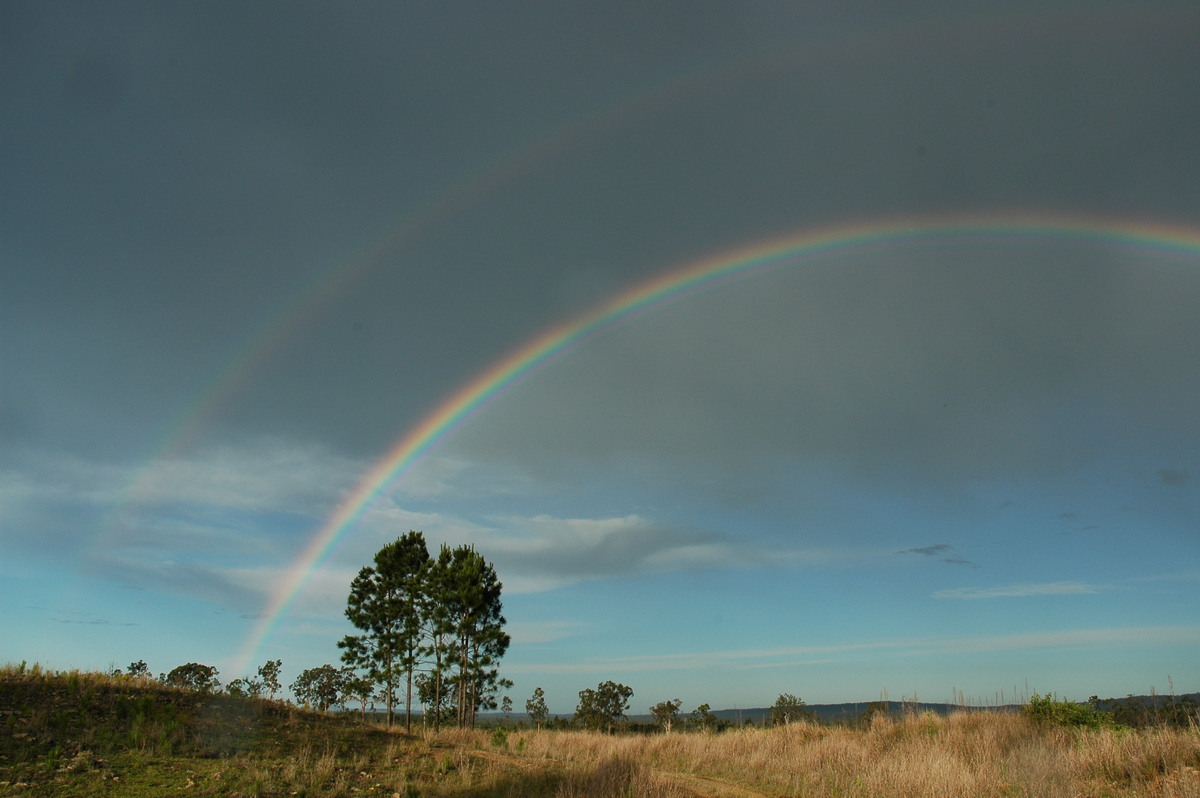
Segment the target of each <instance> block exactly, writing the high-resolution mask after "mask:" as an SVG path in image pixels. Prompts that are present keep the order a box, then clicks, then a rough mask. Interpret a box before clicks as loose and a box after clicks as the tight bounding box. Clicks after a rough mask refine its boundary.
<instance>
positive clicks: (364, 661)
mask: <svg viewBox="0 0 1200 798" xmlns="http://www.w3.org/2000/svg"><path fill="white" fill-rule="evenodd" d="M428 567H429V550H428V549H427V548H426V546H425V536H424V535H423V534H421V533H420V532H409V533H408V534H407V535H405V536H404V537H402V538H399V539H397V540H396V541H395V542H394V543H389V544H388V545H387V546H384V547H383V548H382V549H380V550H379V551H378V552H376V554H375V567H373V568H372V567H370V566H368V567H364V568H363V569H362V570H360V571H359V572H358V576H356V577H355V578H354V581H353V582H351V584H350V596H349V598H348V599H347V606H346V617H347V618H348V619H349V620H350V622H351V623H352V624H354V626H355V627H357V628H358V629H361V630H363V632H364V634H361V635H347V636H346V637H345V638H343V639H342V641H341V642H339V643H338V647H340V648H341V649H343V652H342V661H343V662H345V663H346V664H348V665H350V666H352V667H356V668H362V669H363V670H364V671H366V674H367V677H368V678H370V679H371V680H372V681H374V682H376V683H378V684H382V685H383V697H384V701H385V703H386V706H387V725H388V726H389V727H390V726H391V725H392V722H393V719H394V717H395V701H396V687H397V681H398V679H399V677H400V676H401V675H404V676H405V678H406V682H405V687H406V690H405V713H404V717H405V726H406V728H409V729H411V727H412V695H413V672H414V670H415V669H416V667H417V665H418V664H419V655H420V651H421V645H420V644H421V616H422V610H423V604H424V598H425V596H426V589H425V583H426V577H427V570H428Z"/></svg>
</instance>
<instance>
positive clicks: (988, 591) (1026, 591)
mask: <svg viewBox="0 0 1200 798" xmlns="http://www.w3.org/2000/svg"><path fill="white" fill-rule="evenodd" d="M1099 591H1100V588H1098V587H1096V586H1094V585H1089V584H1085V583H1083V582H1046V583H1042V584H1021V585H1005V586H1003V587H956V588H953V589H950V590H939V591H937V592H935V593H933V598H936V599H987V598H1022V597H1026V596H1078V595H1085V594H1089V593H1098V592H1099Z"/></svg>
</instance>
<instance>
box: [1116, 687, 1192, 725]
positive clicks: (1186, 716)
mask: <svg viewBox="0 0 1200 798" xmlns="http://www.w3.org/2000/svg"><path fill="white" fill-rule="evenodd" d="M1198 698H1200V695H1197V694H1192V695H1183V696H1162V695H1151V696H1126V697H1125V698H1108V699H1105V700H1103V701H1098V702H1096V703H1097V706H1100V707H1101V708H1103V709H1105V710H1107V711H1109V712H1111V713H1112V715H1113V720H1114V721H1116V722H1117V723H1118V724H1121V725H1123V726H1134V727H1139V728H1141V727H1147V726H1175V727H1180V728H1200V700H1197V699H1198ZM1093 700H1094V698H1093Z"/></svg>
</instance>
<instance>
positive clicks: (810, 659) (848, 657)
mask: <svg viewBox="0 0 1200 798" xmlns="http://www.w3.org/2000/svg"><path fill="white" fill-rule="evenodd" d="M1195 644H1200V626H1138V627H1116V628H1106V629H1063V630H1055V631H1048V632H1036V633H1030V634H1015V635H988V636H980V637H946V638H933V637H909V638H893V639H889V640H878V641H872V642H870V643H852V642H846V643H832V644H828V645H814V646H789V647H780V648H770V649H734V650H725V651H691V652H679V653H671V654H657V655H653V654H652V655H645V656H635V657H611V658H603V659H586V660H579V661H575V662H569V663H559V662H555V663H522V664H516V665H511V666H506V667H505V670H506V672H511V673H514V674H516V673H568V674H569V673H590V672H593V671H598V670H599V671H610V672H614V673H641V672H650V671H669V670H697V669H705V670H711V669H714V668H724V669H729V668H738V669H761V668H773V667H782V666H797V665H815V664H825V663H836V662H848V661H854V660H856V659H858V655H860V654H863V653H874V654H876V655H878V654H880V653H885V652H890V653H891V654H892V655H894V656H897V657H920V656H937V655H946V654H968V655H969V654H986V653H993V652H997V651H1020V650H1026V649H1038V648H1064V647H1080V646H1146V647H1152V646H1161V645H1171V646H1174V645H1195Z"/></svg>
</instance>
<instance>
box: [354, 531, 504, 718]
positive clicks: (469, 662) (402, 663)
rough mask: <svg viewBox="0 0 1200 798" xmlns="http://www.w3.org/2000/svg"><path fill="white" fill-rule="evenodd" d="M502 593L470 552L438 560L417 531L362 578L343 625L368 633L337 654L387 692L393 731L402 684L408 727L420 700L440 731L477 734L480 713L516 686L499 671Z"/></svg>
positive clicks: (445, 553) (447, 551)
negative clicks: (447, 723)
mask: <svg viewBox="0 0 1200 798" xmlns="http://www.w3.org/2000/svg"><path fill="white" fill-rule="evenodd" d="M501 587H502V585H501V582H500V580H499V578H498V577H497V576H496V571H495V568H494V567H493V566H492V564H491V563H489V562H487V561H486V560H484V558H483V557H482V555H480V554H479V553H478V552H477V551H475V548H474V547H473V546H458V547H455V548H451V547H449V546H445V545H443V546H442V548H441V550H440V551H439V552H438V557H437V559H436V560H435V559H433V558H431V557H430V555H429V550H428V548H427V546H426V544H425V536H424V535H423V534H422V533H421V532H409V533H408V534H407V535H405V536H404V537H402V538H399V539H397V540H396V541H395V542H394V543H389V544H388V545H386V546H384V547H383V548H382V549H380V550H379V551H378V552H377V553H376V554H375V564H374V566H367V567H364V568H363V569H362V570H360V571H359V573H358V576H356V577H355V578H354V581H353V582H352V583H351V586H350V595H349V598H348V600H347V606H346V617H347V618H348V619H349V620H350V622H351V623H353V624H354V626H355V627H356V628H358V629H359V630H361V631H362V634H359V635H347V636H346V637H345V638H344V639H343V640H342V641H341V642H339V643H338V646H339V647H340V648H342V649H343V652H342V661H343V662H346V663H347V664H348V665H350V666H352V667H355V668H361V669H363V670H364V671H365V672H366V675H367V678H369V679H370V680H371V681H372V682H374V683H376V684H380V685H382V686H383V698H384V701H385V703H386V705H387V718H388V724H389V725H391V723H392V718H393V711H394V710H393V707H394V702H395V693H396V689H397V687H398V686H399V685H400V680H401V677H403V685H404V692H405V725H406V727H409V728H411V725H412V699H413V696H414V694H415V695H418V696H419V697H420V699H421V701H422V703H424V704H425V707H426V711H427V714H429V715H431V716H432V717H433V719H434V722H435V724H436V725H439V726H440V724H441V722H442V719H443V718H449V717H453V718H454V719H455V721H456V722H457V724H458V725H460V726H474V725H475V718H476V713H477V712H478V710H479V709H494V708H495V706H496V690H497V689H499V688H500V687H506V686H511V682H509V681H507V680H505V679H501V678H500V675H499V669H498V663H499V661H500V658H501V657H502V656H503V655H504V653H505V651H507V649H508V645H509V641H510V638H509V636H508V635H507V634H506V633H505V632H504V624H505V623H506V621H505V618H504V616H503V615H502V614H501V611H502V609H503V605H502V603H501V600H500V593H501Z"/></svg>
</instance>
